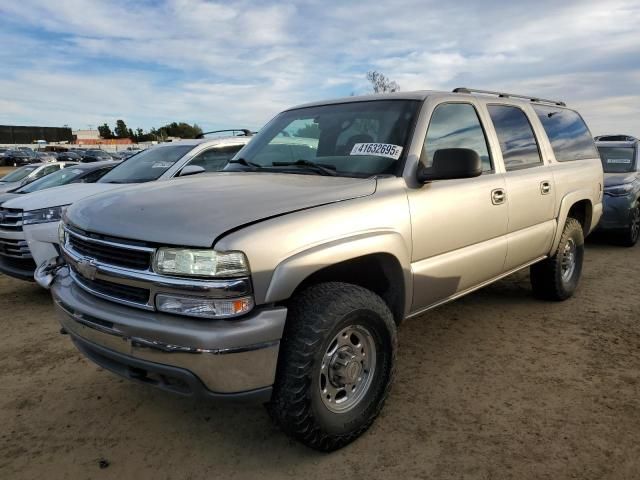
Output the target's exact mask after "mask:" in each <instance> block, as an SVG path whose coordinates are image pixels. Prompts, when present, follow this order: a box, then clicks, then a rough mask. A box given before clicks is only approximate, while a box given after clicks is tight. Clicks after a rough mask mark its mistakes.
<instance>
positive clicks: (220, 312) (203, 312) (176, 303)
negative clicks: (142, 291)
mask: <svg viewBox="0 0 640 480" xmlns="http://www.w3.org/2000/svg"><path fill="white" fill-rule="evenodd" d="M156 308H157V309H158V310H159V311H161V312H167V313H174V314H176V315H187V316H189V317H202V318H231V317H237V316H239V315H243V314H245V313H247V312H249V311H251V309H252V308H253V297H242V298H229V299H221V298H207V297H184V296H181V295H166V294H158V295H156Z"/></svg>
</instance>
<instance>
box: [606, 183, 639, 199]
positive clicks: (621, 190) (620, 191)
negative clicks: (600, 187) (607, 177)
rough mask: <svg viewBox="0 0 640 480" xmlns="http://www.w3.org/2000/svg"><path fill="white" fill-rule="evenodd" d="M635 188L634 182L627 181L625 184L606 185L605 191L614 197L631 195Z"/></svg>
mask: <svg viewBox="0 0 640 480" xmlns="http://www.w3.org/2000/svg"><path fill="white" fill-rule="evenodd" d="M632 190H633V183H625V184H624V185H613V186H611V187H604V193H605V194H606V195H611V196H612V197H624V196H625V195H629V193H631V191H632Z"/></svg>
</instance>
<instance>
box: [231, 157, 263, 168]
mask: <svg viewBox="0 0 640 480" xmlns="http://www.w3.org/2000/svg"><path fill="white" fill-rule="evenodd" d="M228 163H237V164H240V165H244V166H245V167H251V168H253V169H254V170H262V169H263V168H264V167H263V166H262V165H258V164H257V163H253V162H250V161H249V160H247V159H245V158H236V159H235V160H229V162H228Z"/></svg>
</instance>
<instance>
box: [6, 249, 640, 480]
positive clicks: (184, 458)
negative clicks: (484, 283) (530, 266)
mask: <svg viewBox="0 0 640 480" xmlns="http://www.w3.org/2000/svg"><path fill="white" fill-rule="evenodd" d="M639 266H640V247H638V248H635V249H631V250H629V249H624V248H620V247H614V246H610V245H606V244H604V243H590V244H589V245H588V249H587V261H586V264H585V271H584V276H583V279H582V283H581V286H580V289H579V292H578V294H577V296H576V297H575V298H573V299H571V300H569V301H567V302H565V303H545V302H540V301H537V300H535V299H534V298H532V296H531V291H530V288H529V283H528V274H527V273H526V272H523V273H520V274H517V275H515V276H512V277H511V278H508V279H506V280H503V281H501V282H499V283H497V284H495V285H492V286H490V287H488V288H485V289H484V290H482V291H480V292H477V293H475V294H472V295H470V296H468V297H466V298H464V299H462V300H459V301H457V302H455V303H452V304H449V305H446V306H444V307H441V308H439V309H437V310H435V311H432V312H430V313H428V314H427V315H424V316H422V317H421V318H416V319H412V320H408V321H406V322H405V323H404V325H403V326H402V328H401V329H400V350H399V357H398V363H399V365H398V377H397V381H396V384H395V386H394V388H393V390H392V393H391V395H390V397H389V399H388V401H387V404H386V406H385V408H384V410H383V413H382V415H381V417H380V418H379V419H378V421H377V422H376V423H375V424H374V426H373V427H372V428H371V430H370V431H369V432H367V433H366V434H365V435H364V436H363V437H362V438H361V439H359V440H358V441H356V442H355V443H354V444H352V445H350V446H348V447H347V448H345V449H343V450H341V451H338V452H335V453H333V454H328V455H326V454H320V453H316V452H314V451H311V450H308V449H306V448H305V447H302V446H300V445H298V444H297V443H295V442H293V441H291V440H289V439H288V438H287V437H285V436H284V435H283V434H281V433H280V432H279V431H278V430H277V429H276V428H275V427H274V426H273V425H272V424H271V423H270V421H269V419H268V417H267V415H266V413H265V411H264V409H263V408H262V407H261V406H248V407H247V406H232V405H227V406H219V405H211V404H206V403H196V402H195V401H191V400H188V399H183V398H178V397H174V396H171V395H169V394H167V393H164V392H161V391H156V390H154V389H152V388H150V387H147V386H143V385H137V384H132V383H129V382H127V381H124V380H121V379H119V378H118V377H116V376H114V375H112V374H111V373H108V372H106V371H103V370H101V369H100V368H98V367H96V366H94V365H93V364H91V363H90V362H88V361H87V360H85V359H84V358H83V357H82V356H81V355H80V354H79V353H78V352H77V351H76V350H75V349H74V348H73V347H72V345H71V342H70V340H69V338H68V337H67V336H62V335H59V334H58V326H57V324H56V321H55V319H54V316H53V314H52V307H51V301H50V298H49V295H48V293H47V292H45V291H42V290H39V289H38V288H37V287H36V286H34V285H31V284H27V283H21V282H19V281H15V280H10V279H8V278H7V277H0V312H1V315H0V329H1V331H2V332H3V335H2V339H3V340H2V342H0V426H1V431H0V478H2V479H13V478H21V479H22V478H32V479H42V478H48V479H58V478H68V479H85V478H98V479H102V478H104V479H119V480H122V479H129V478H136V479H144V478H154V479H183V478H184V479H200V478H203V479H204V478H218V477H220V478H225V479H236V478H237V479H244V478H261V479H276V478H278V479H279V478H289V477H291V478H298V479H304V480H313V479H320V478H327V479H329V478H330V479H337V478H364V479H371V478H402V479H409V478H429V479H449V478H452V479H509V478H513V479H553V480H557V479H571V478H576V479H581V480H585V479H599V480H601V479H636V478H640V442H639V441H638V437H639V435H640V294H639V293H640V287H639V285H640V268H639ZM101 460H104V461H105V462H104V463H103V465H102V466H103V468H101V467H100V461H101Z"/></svg>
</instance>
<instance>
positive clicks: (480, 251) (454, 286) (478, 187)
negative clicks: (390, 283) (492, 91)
mask: <svg viewBox="0 0 640 480" xmlns="http://www.w3.org/2000/svg"><path fill="white" fill-rule="evenodd" d="M444 148H469V149H472V150H475V151H476V152H477V153H478V154H479V155H480V158H481V159H482V161H483V166H484V171H483V174H482V175H481V176H479V177H476V178H467V179H455V180H438V181H433V182H430V183H427V184H425V185H423V186H421V187H420V188H415V189H410V190H409V191H408V198H409V206H410V209H411V228H412V238H413V258H412V270H413V279H414V282H413V285H414V292H413V306H412V310H413V311H414V312H415V311H419V310H421V309H424V308H426V307H429V306H432V305H435V304H437V303H440V302H441V301H443V300H446V299H448V298H450V297H453V296H455V295H456V294H459V293H461V292H464V291H465V290H468V289H470V288H473V287H476V286H478V285H480V284H482V283H483V282H486V281H488V280H491V279H493V278H495V277H496V276H498V275H500V274H501V273H502V269H503V266H504V260H505V256H506V253H507V243H506V232H507V201H506V198H505V196H504V191H505V181H504V176H503V174H502V173H501V172H500V170H498V169H497V168H496V163H495V161H494V159H493V158H492V155H491V153H490V151H491V150H490V148H489V143H488V141H487V135H486V132H485V128H484V126H483V123H482V121H481V118H480V115H479V114H478V110H477V108H476V103H475V100H473V101H468V102H459V101H455V102H447V101H445V102H442V103H439V104H438V105H436V106H435V107H434V110H433V113H432V114H431V118H430V121H429V125H428V128H427V133H426V139H425V141H424V144H423V147H422V151H421V154H420V163H421V164H422V165H424V167H427V168H428V167H430V166H431V164H432V161H433V155H434V153H435V151H436V150H439V149H444Z"/></svg>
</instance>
